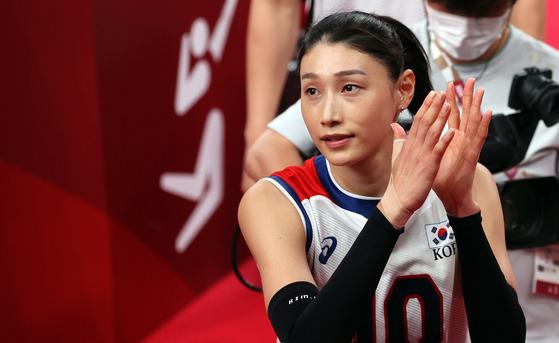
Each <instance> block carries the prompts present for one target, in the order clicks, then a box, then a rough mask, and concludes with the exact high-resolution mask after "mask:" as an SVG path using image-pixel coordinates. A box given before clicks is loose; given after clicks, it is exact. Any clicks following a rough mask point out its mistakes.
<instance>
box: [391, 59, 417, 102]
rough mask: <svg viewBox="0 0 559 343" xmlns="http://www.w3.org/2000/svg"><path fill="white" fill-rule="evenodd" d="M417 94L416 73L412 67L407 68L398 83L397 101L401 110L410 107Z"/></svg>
mask: <svg viewBox="0 0 559 343" xmlns="http://www.w3.org/2000/svg"><path fill="white" fill-rule="evenodd" d="M414 94H415V74H414V73H413V71H412V70H411V69H406V70H404V72H403V73H402V74H401V75H400V77H399V78H398V82H397V83H396V98H395V99H396V101H397V102H398V109H399V110H400V111H401V110H403V109H406V108H408V106H409V104H410V103H411V101H412V99H413V95H414Z"/></svg>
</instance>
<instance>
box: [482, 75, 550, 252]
mask: <svg viewBox="0 0 559 343" xmlns="http://www.w3.org/2000/svg"><path fill="white" fill-rule="evenodd" d="M551 76H552V73H551V70H550V69H542V70H540V69H538V68H535V67H532V68H526V69H525V72H524V73H519V74H516V75H515V76H514V78H513V82H512V85H511V89H510V94H509V107H511V108H514V109H516V110H519V112H516V113H512V114H509V115H504V114H495V115H493V116H492V118H491V124H490V125H489V132H488V135H487V139H486V141H485V144H484V146H483V149H482V151H481V153H480V157H479V162H480V163H481V164H483V165H485V166H486V167H487V168H488V169H489V170H490V171H491V172H492V173H498V172H501V171H505V170H507V169H509V168H511V167H513V166H516V165H518V164H519V163H520V162H521V161H522V160H523V159H524V157H525V155H526V151H527V150H528V146H529V145H530V142H531V141H532V137H533V136H534V132H535V131H536V127H537V125H538V123H539V121H540V120H542V121H543V122H544V123H545V125H546V126H548V127H550V126H552V125H555V124H556V123H558V122H559V85H558V84H557V83H555V82H554V81H552V80H551ZM497 186H498V188H499V195H500V197H501V205H502V208H503V215H504V218H505V238H506V242H507V248H508V249H526V248H532V247H538V246H545V245H550V244H554V243H557V242H559V214H558V213H557V212H559V179H558V178H557V177H556V176H549V177H541V178H530V179H520V180H511V181H507V182H503V183H499V184H498V185H497Z"/></svg>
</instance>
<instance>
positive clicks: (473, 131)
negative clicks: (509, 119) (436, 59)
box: [433, 79, 492, 217]
mask: <svg viewBox="0 0 559 343" xmlns="http://www.w3.org/2000/svg"><path fill="white" fill-rule="evenodd" d="M474 86H475V80H474V79H469V80H468V81H467V82H466V86H465V87H464V97H463V101H462V115H460V110H459V108H458V105H457V103H456V96H455V93H454V84H453V83H452V82H451V83H449V84H448V86H447V90H446V94H447V102H448V104H449V105H450V108H451V109H450V116H449V119H448V127H449V129H450V130H454V131H455V133H454V137H453V138H452V141H451V142H450V145H449V146H448V148H447V149H446V151H445V153H444V155H443V158H442V160H441V164H440V168H439V171H438V173H437V176H436V178H435V182H434V184H433V189H434V190H435V192H436V193H437V195H438V197H439V198H440V199H441V201H442V202H443V205H444V206H445V208H446V210H447V213H448V214H449V215H451V216H453V217H465V216H469V215H472V214H475V213H477V212H479V210H480V207H479V205H478V204H477V203H476V202H475V201H474V200H473V196H472V185H473V181H474V174H475V169H476V165H477V162H478V159H479V154H480V152H481V148H482V147H483V144H484V142H485V139H486V138H487V130H488V128H489V123H490V121H491V115H492V111H486V112H485V113H484V114H483V115H482V114H481V109H480V107H481V102H482V99H483V94H484V90H483V89H478V90H477V91H476V92H475V95H474Z"/></svg>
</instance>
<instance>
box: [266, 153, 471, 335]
mask: <svg viewBox="0 0 559 343" xmlns="http://www.w3.org/2000/svg"><path fill="white" fill-rule="evenodd" d="M265 180H268V181H270V182H272V183H273V184H274V185H276V186H277V187H278V188H279V189H280V190H281V191H283V192H284V194H285V195H286V196H287V197H288V198H289V199H290V201H291V202H292V203H293V204H294V206H295V208H296V209H297V210H298V211H299V214H300V215H301V220H302V222H303V225H304V227H305V230H306V235H307V259H308V264H309V267H310V268H311V271H312V273H313V276H314V279H315V281H316V283H317V286H318V288H319V289H322V287H323V286H324V285H325V284H326V282H327V281H328V280H329V279H330V277H331V275H332V274H333V273H334V271H335V270H336V268H337V267H338V265H339V264H340V262H341V261H342V259H343V258H344V256H345V255H346V254H347V252H348V251H349V249H350V248H351V246H352V244H353V242H354V241H355V239H356V238H357V236H358V234H359V233H360V231H361V229H362V228H363V226H364V225H365V223H366V222H367V220H368V218H369V215H370V213H371V211H372V210H373V209H374V208H375V207H376V205H377V203H378V201H379V198H370V197H364V196H359V195H355V194H351V193H349V192H347V191H345V190H343V189H342V188H341V187H339V186H338V185H337V184H336V182H335V180H334V179H333V177H332V175H331V174H330V170H329V164H328V161H327V160H326V159H325V158H324V156H317V157H314V158H313V159H310V160H308V161H307V162H305V165H304V167H290V168H287V169H285V170H284V171H281V172H277V173H275V174H274V175H272V176H271V177H269V178H266V179H265ZM457 263H458V258H457V249H456V243H455V240H454V233H453V230H452V227H451V226H450V225H449V223H448V217H447V216H446V211H445V209H444V207H443V205H442V203H441V201H440V200H439V199H438V197H437V196H436V195H435V193H434V192H431V193H430V194H429V196H428V198H427V200H426V201H425V203H424V204H423V206H422V207H421V208H420V209H419V210H418V211H416V212H415V213H414V214H413V216H412V217H411V218H410V220H409V221H408V223H407V224H406V229H405V232H404V233H403V234H402V235H401V236H400V237H399V238H398V241H397V243H396V245H395V247H394V250H393V252H392V254H391V256H390V258H389V260H388V263H387V264H386V267H385V268H384V272H383V274H382V277H381V279H380V282H379V284H378V287H377V289H376V292H375V296H374V299H372V304H371V308H372V309H373V310H372V311H371V313H370V315H369V317H368V318H366V319H364V323H363V324H362V325H361V329H360V331H359V332H358V334H357V342H372V341H376V342H384V341H387V339H388V337H392V338H396V337H400V338H401V339H402V341H404V338H407V339H409V341H417V340H418V339H420V338H421V337H424V338H427V337H429V339H428V340H427V341H431V339H433V338H436V339H435V341H437V342H438V341H442V342H465V341H468V340H469V339H468V337H469V336H468V327H467V319H466V312H465V308H464V300H463V297H462V291H461V281H460V275H459V273H458V272H457V271H456V266H457ZM366 272H367V271H366V270H364V271H363V273H366ZM404 335H407V337H404ZM371 338H374V339H376V340H371ZM439 339H440V340H439ZM396 341H400V340H399V339H396Z"/></svg>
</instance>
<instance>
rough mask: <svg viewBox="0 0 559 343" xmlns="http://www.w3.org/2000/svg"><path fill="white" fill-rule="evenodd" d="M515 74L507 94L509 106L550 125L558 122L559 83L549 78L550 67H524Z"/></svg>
mask: <svg viewBox="0 0 559 343" xmlns="http://www.w3.org/2000/svg"><path fill="white" fill-rule="evenodd" d="M525 71H526V72H525V73H522V74H516V75H515V76H514V78H513V81H512V86H511V89H510V95H509V107H512V108H514V109H517V110H518V109H522V110H525V111H527V112H528V113H530V114H532V115H535V116H537V117H538V118H539V119H541V120H543V122H544V123H545V125H546V126H548V127H550V126H553V125H555V124H557V122H559V85H558V84H557V83H555V82H553V80H551V75H552V74H551V70H550V69H542V70H540V69H538V68H535V67H532V68H526V69H525Z"/></svg>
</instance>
